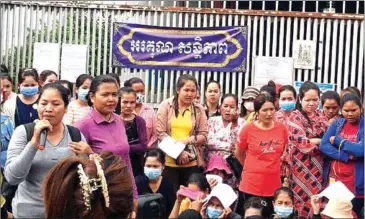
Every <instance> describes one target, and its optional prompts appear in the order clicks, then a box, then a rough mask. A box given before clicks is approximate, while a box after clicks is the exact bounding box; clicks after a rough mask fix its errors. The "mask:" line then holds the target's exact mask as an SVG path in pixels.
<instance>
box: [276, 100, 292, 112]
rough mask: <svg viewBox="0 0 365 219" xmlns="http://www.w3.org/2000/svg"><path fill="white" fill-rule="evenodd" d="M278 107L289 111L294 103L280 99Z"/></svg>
mask: <svg viewBox="0 0 365 219" xmlns="http://www.w3.org/2000/svg"><path fill="white" fill-rule="evenodd" d="M279 106H280V109H282V110H284V111H286V112H289V111H292V110H294V109H295V103H294V102H291V101H280V103H279Z"/></svg>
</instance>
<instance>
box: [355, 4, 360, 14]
mask: <svg viewBox="0 0 365 219" xmlns="http://www.w3.org/2000/svg"><path fill="white" fill-rule="evenodd" d="M359 7H360V1H356V14H358V13H359Z"/></svg>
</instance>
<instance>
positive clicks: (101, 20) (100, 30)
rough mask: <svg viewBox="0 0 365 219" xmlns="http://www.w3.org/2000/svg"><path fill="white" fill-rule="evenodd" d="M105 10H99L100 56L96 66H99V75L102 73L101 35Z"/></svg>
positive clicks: (98, 34)
mask: <svg viewBox="0 0 365 219" xmlns="http://www.w3.org/2000/svg"><path fill="white" fill-rule="evenodd" d="M103 12H104V9H103V10H100V11H99V28H98V33H97V36H98V57H97V63H96V66H97V75H100V71H101V66H100V64H101V37H102V27H103V23H104V21H103Z"/></svg>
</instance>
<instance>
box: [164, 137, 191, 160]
mask: <svg viewBox="0 0 365 219" xmlns="http://www.w3.org/2000/svg"><path fill="white" fill-rule="evenodd" d="M158 147H159V148H160V149H161V150H162V151H163V152H165V153H166V154H167V155H169V156H170V157H172V158H174V159H177V158H178V157H179V155H180V154H181V152H183V150H184V149H185V145H184V144H183V143H181V142H178V141H176V140H175V139H173V138H171V137H170V136H168V137H166V138H164V139H163V140H162V141H161V142H160V144H159V145H158Z"/></svg>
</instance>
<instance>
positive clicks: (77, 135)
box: [24, 122, 81, 142]
mask: <svg viewBox="0 0 365 219" xmlns="http://www.w3.org/2000/svg"><path fill="white" fill-rule="evenodd" d="M34 126H35V123H34V122H32V123H27V124H25V125H24V127H25V131H26V133H27V141H28V142H29V141H31V140H32V137H33V133H34ZM66 126H67V129H68V133H70V136H71V140H72V141H73V142H79V141H81V132H80V130H78V129H77V128H75V127H73V126H70V125H66Z"/></svg>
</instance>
